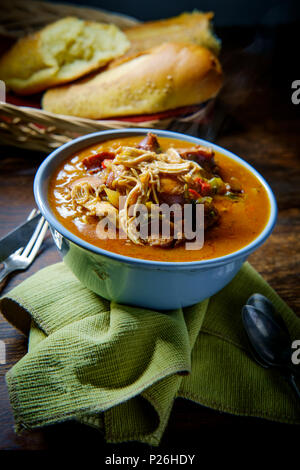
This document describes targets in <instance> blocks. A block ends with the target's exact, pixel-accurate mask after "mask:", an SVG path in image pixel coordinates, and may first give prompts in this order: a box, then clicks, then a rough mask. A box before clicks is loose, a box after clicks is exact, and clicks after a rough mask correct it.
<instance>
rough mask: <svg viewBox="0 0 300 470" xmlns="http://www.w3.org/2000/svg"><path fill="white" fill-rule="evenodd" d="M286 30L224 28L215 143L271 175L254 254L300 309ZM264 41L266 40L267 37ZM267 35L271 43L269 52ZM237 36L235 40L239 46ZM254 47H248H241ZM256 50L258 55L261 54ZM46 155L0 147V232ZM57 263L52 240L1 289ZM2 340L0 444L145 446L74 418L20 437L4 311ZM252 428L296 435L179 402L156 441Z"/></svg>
mask: <svg viewBox="0 0 300 470" xmlns="http://www.w3.org/2000/svg"><path fill="white" fill-rule="evenodd" d="M295 34H296V32H295V31H293V30H292V29H291V28H290V29H287V30H284V31H279V32H278V30H276V31H267V32H266V31H264V32H263V36H262V38H263V42H260V41H259V40H258V38H257V31H253V30H249V31H246V32H245V31H243V32H241V30H239V29H234V30H232V29H231V30H223V31H221V32H220V36H221V37H223V42H224V54H223V64H224V68H225V72H226V75H227V78H226V85H225V87H224V91H223V94H222V103H223V104H222V108H223V109H225V111H226V119H225V121H223V120H222V127H221V128H220V129H219V133H218V136H217V138H216V141H217V143H218V144H219V145H221V146H224V147H226V148H228V149H229V150H231V151H233V152H234V153H236V154H238V155H240V156H241V157H243V158H244V159H246V160H247V161H248V162H249V163H251V164H253V165H254V166H255V167H256V168H257V170H258V171H259V172H261V173H262V174H263V175H264V176H265V178H266V179H267V180H268V181H269V183H270V185H271V187H272V189H273V190H274V193H275V195H276V198H277V201H278V208H279V215H278V222H277V226H276V228H275V230H274V233H273V234H272V235H271V237H270V238H269V240H268V241H267V243H266V244H265V245H264V246H262V247H261V248H260V249H259V250H258V251H257V252H256V253H254V254H253V255H252V256H251V258H250V261H251V263H252V264H253V266H254V267H255V268H256V269H257V270H258V271H259V272H260V273H261V274H262V275H263V276H264V278H265V279H266V280H267V281H268V282H269V283H270V284H271V286H272V287H273V288H275V289H276V290H277V292H278V294H279V295H281V296H282V298H283V299H284V300H285V301H286V302H287V303H288V305H289V306H290V307H291V308H292V309H294V310H295V311H296V312H299V307H300V286H299V278H298V277H297V274H298V269H299V259H300V255H299V252H300V250H299V248H300V217H299V215H300V209H299V207H300V192H299V186H300V181H299V149H300V132H299V130H300V129H299V109H300V105H299V107H298V108H297V106H295V105H293V104H292V102H291V82H292V81H293V80H295V79H297V78H299V77H298V76H297V75H294V73H295V72H293V70H292V69H291V68H290V67H287V65H288V58H287V57H286V56H283V55H282V54H281V50H282V49H283V48H284V47H285V44H291V43H294V44H295V43H296V41H294V35H295ZM266 40H267V41H266ZM270 41H271V43H272V46H273V47H272V49H270ZM237 43H238V45H237ZM250 44H252V46H251V48H248V49H247V50H246V51H245V47H246V46H249V45H250ZM261 52H262V54H261ZM43 158H44V155H41V154H38V153H35V152H30V151H24V150H21V149H17V148H12V147H11V148H3V147H2V148H1V149H0V224H1V225H0V237H1V236H3V235H5V234H6V233H7V232H8V231H10V230H11V229H13V228H14V227H15V226H16V225H18V224H19V223H21V222H22V221H23V220H24V218H25V217H26V215H27V214H28V213H29V212H30V210H31V209H32V207H34V205H35V204H34V198H33V193H32V182H33V178H34V175H35V172H36V169H37V167H38V166H39V164H40V163H41V161H42V159H43ZM57 261H59V256H58V253H57V251H56V249H55V247H54V244H53V242H52V240H51V238H50V237H48V238H47V240H46V241H45V243H44V245H43V250H42V253H41V254H40V256H39V257H38V258H37V260H36V261H35V262H34V264H33V265H32V266H31V267H30V269H28V271H26V272H23V273H21V274H17V275H15V276H14V277H13V278H12V279H11V280H10V282H9V284H8V286H7V287H6V291H7V290H9V289H10V288H12V287H13V286H16V285H17V284H19V283H20V282H22V281H23V280H24V279H26V278H27V277H28V276H30V275H31V274H33V273H34V272H36V271H38V270H39V269H41V268H42V267H44V266H47V265H49V264H51V263H55V262H57ZM0 339H1V340H4V341H5V343H6V345H7V355H8V360H7V364H6V365H5V366H3V365H2V366H0V449H52V450H53V449H64V450H66V449H72V448H74V446H77V445H78V446H80V447H81V448H90V449H92V448H95V446H97V448H99V447H100V446H101V448H102V451H101V455H102V456H103V455H104V454H105V453H106V454H107V455H109V454H111V453H112V451H114V450H116V451H117V452H119V453H121V454H122V452H125V454H126V455H132V453H133V452H142V451H144V450H145V446H142V445H138V444H126V445H125V446H124V445H120V446H110V445H106V444H105V443H104V441H103V439H102V438H101V436H100V435H99V433H98V432H97V431H96V430H93V429H90V428H87V427H85V426H82V425H79V424H77V423H66V424H61V425H55V426H51V427H49V428H46V429H43V430H39V431H34V432H30V433H25V434H24V435H22V436H17V435H16V434H15V433H14V430H13V416H12V412H11V408H10V404H9V399H8V394H7V389H6V386H5V382H4V374H5V373H6V371H7V370H8V369H9V368H10V367H11V366H12V365H13V364H15V363H16V362H17V361H18V360H19V359H20V358H21V357H22V356H23V355H24V354H25V352H26V339H25V338H24V337H23V336H22V335H21V334H19V333H18V332H16V331H15V330H14V328H12V327H11V326H10V325H9V324H7V323H6V322H5V321H4V320H3V318H1V319H0ZM228 430H229V432H230V435H233V434H237V433H239V434H240V435H243V433H245V432H249V431H250V432H253V434H254V435H255V436H258V434H260V435H262V434H263V435H266V434H268V435H274V436H281V435H282V434H284V435H285V436H286V435H289V436H290V437H292V436H294V435H295V428H294V427H293V426H288V425H281V424H275V423H270V422H268V421H263V420H258V419H254V418H242V417H236V416H231V415H228V414H225V413H219V412H216V411H213V410H209V409H206V408H204V407H201V406H199V405H195V404H193V403H191V402H188V401H184V400H178V401H177V402H176V403H175V405H174V409H173V411H172V415H171V418H170V422H169V425H168V428H167V430H166V433H165V435H164V437H163V441H162V444H161V446H160V448H159V449H158V450H156V452H159V451H160V452H164V451H166V449H168V448H170V446H171V447H174V448H177V450H178V449H183V448H191V447H193V446H194V447H195V448H197V447H198V446H199V443H200V442H201V443H205V440H209V439H211V438H212V437H213V438H214V439H216V438H218V437H219V438H221V437H222V439H223V438H224V435H225V434H228Z"/></svg>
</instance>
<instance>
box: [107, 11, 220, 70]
mask: <svg viewBox="0 0 300 470" xmlns="http://www.w3.org/2000/svg"><path fill="white" fill-rule="evenodd" d="M213 16H214V14H213V13H212V12H209V13H200V12H197V11H196V12H193V13H182V14H181V15H179V16H176V17H174V18H168V19H166V20H158V21H149V22H147V23H142V24H140V25H137V26H133V27H132V28H129V29H126V30H125V31H124V33H125V34H126V36H127V38H128V39H129V40H130V43H131V44H130V48H129V49H128V51H127V52H126V54H125V56H129V55H133V54H136V53H139V52H142V51H145V50H147V49H151V48H152V47H156V46H159V45H160V44H162V43H163V42H180V43H190V44H196V45H198V46H203V47H206V48H207V49H209V50H210V51H212V52H213V53H214V54H216V55H218V53H219V51H220V47H221V42H220V41H219V39H218V38H217V37H216V36H214V34H213V29H212V23H211V20H212V18H213ZM121 60H122V58H121V59H115V60H113V61H112V62H111V63H110V64H109V67H110V68H111V67H114V66H115V65H118V64H119V63H120V61H121Z"/></svg>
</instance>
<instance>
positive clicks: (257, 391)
mask: <svg viewBox="0 0 300 470" xmlns="http://www.w3.org/2000/svg"><path fill="white" fill-rule="evenodd" d="M253 292H260V293H262V294H264V295H266V296H267V297H269V298H270V300H271V301H272V302H273V303H274V305H275V306H276V308H277V310H278V312H279V313H280V314H281V315H282V317H283V318H284V320H285V322H286V324H287V327H288V329H289V331H290V333H291V337H292V339H299V337H300V320H299V319H298V318H297V317H296V316H295V314H294V313H293V312H292V311H291V310H290V309H289V308H288V307H287V305H286V304H285V303H284V302H283V301H282V300H281V299H280V298H279V297H278V296H277V294H276V293H275V292H274V291H273V290H272V289H271V287H270V286H269V285H268V284H267V283H266V282H265V281H264V280H263V279H262V278H261V277H260V276H259V274H257V272H256V271H255V270H254V269H253V268H252V267H251V266H250V265H249V264H248V263H246V264H245V265H244V266H243V268H242V269H241V270H240V272H239V273H238V275H237V276H236V277H235V279H234V280H233V281H232V282H231V283H230V284H229V285H228V286H227V287H225V288H224V289H223V290H222V291H221V292H219V293H218V294H216V295H215V296H213V297H212V298H211V299H208V300H205V301H203V302H201V303H199V304H197V305H194V306H192V307H188V308H184V309H178V310H173V311H170V312H167V313H166V312H158V311H151V310H146V309H142V308H135V307H128V306H124V305H118V304H116V303H114V302H109V301H107V300H104V299H102V298H101V297H99V296H97V295H96V294H94V293H92V292H91V291H89V290H87V289H86V288H85V287H83V286H82V285H81V284H80V282H79V281H78V280H77V279H76V278H75V277H74V275H73V274H72V273H71V272H70V271H69V270H68V268H67V267H66V266H65V265H64V264H63V263H59V264H55V265H52V266H50V267H48V268H45V269H43V270H42V271H39V272H38V273H37V274H35V275H33V276H32V277H31V278H29V279H27V280H26V281H24V282H23V283H22V284H21V285H19V286H18V287H16V288H15V289H13V290H12V291H11V292H10V293H9V294H8V295H7V296H6V297H4V298H2V299H1V303H0V308H1V311H2V314H3V315H4V317H5V318H6V319H7V320H8V321H10V322H11V323H12V324H13V325H14V326H15V327H16V328H18V329H20V330H21V331H22V332H23V333H25V334H28V333H29V351H28V353H27V354H26V355H25V356H24V357H23V358H22V359H21V360H20V361H19V362H18V363H17V364H16V365H15V366H14V367H12V369H11V370H10V371H9V372H8V374H7V376H6V378H7V385H8V389H9V394H10V400H11V404H12V407H13V412H14V416H15V422H16V429H17V431H21V430H22V429H24V428H27V429H33V428H37V427H40V426H43V425H47V424H51V423H58V422H62V421H65V420H69V419H77V420H79V421H81V422H83V423H86V424H88V425H91V426H94V427H97V428H99V429H100V430H101V431H102V432H103V433H104V435H105V438H106V440H107V442H115V443H116V442H122V441H128V440H138V441H140V442H145V443H149V444H152V445H157V444H158V443H159V441H160V439H161V437H162V434H163V432H164V429H165V427H166V425H167V422H168V418H169V415H170V412H171V409H172V406H173V403H174V400H175V399H176V397H183V398H187V399H190V400H193V401H194V402H197V403H200V404H202V405H205V406H208V407H210V408H214V409H216V410H221V411H225V412H229V413H233V414H237V415H245V416H256V417H261V418H266V419H270V420H274V421H281V422H284V423H298V424H300V416H299V413H298V412H297V401H296V399H295V397H294V394H293V391H292V390H291V389H290V386H289V385H288V384H287V383H286V382H285V381H284V380H283V379H282V378H281V377H280V376H279V375H278V373H277V372H276V371H273V370H269V369H264V368H262V367H260V366H259V365H257V364H256V363H255V362H254V361H253V360H252V358H251V355H250V352H249V348H248V342H247V338H246V336H245V333H244V330H243V326H242V322H241V307H242V305H243V304H244V303H245V301H246V299H247V298H248V297H249V296H250V295H251V294H252V293H253ZM298 410H299V408H298Z"/></svg>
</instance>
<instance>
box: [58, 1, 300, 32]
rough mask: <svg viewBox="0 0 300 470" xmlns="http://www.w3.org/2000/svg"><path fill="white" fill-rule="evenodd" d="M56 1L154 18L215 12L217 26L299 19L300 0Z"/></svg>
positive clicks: (275, 22) (141, 18)
mask: <svg viewBox="0 0 300 470" xmlns="http://www.w3.org/2000/svg"><path fill="white" fill-rule="evenodd" d="M52 3H72V4H73V5H83V4H84V6H88V5H91V6H93V7H95V6H96V7H99V8H103V9H106V10H111V11H115V12H119V13H125V14H127V15H132V16H134V17H136V18H138V19H140V20H144V21H145V20H152V19H160V18H167V17H168V16H172V15H174V16H175V15H178V14H179V13H181V12H182V11H192V10H194V9H197V10H200V11H214V12H215V24H216V25H217V26H232V25H253V24H261V23H263V24H278V23H289V22H291V21H296V19H297V17H298V19H299V3H300V2H299V0H298V1H296V0H294V1H289V0H287V1H280V0H279V1H278V0H251V1H249V0H225V1H224V0H172V1H170V0H169V1H162V0H150V1H145V0H125V1H124V0H87V1H83V0H72V1H68V0H67V1H62V0H61V1H58V2H52Z"/></svg>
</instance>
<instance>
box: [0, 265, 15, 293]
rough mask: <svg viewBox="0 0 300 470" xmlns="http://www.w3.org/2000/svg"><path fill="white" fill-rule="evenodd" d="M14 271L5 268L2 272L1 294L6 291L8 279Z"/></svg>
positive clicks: (0, 275) (0, 280) (0, 274)
mask: <svg viewBox="0 0 300 470" xmlns="http://www.w3.org/2000/svg"><path fill="white" fill-rule="evenodd" d="M13 271H14V269H12V268H8V267H7V266H5V267H4V268H3V269H2V271H1V272H0V292H1V291H2V290H3V289H4V287H5V284H6V281H7V278H8V276H9V275H10V273H12V272H13Z"/></svg>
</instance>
